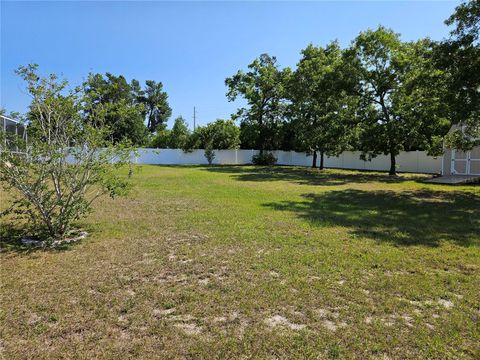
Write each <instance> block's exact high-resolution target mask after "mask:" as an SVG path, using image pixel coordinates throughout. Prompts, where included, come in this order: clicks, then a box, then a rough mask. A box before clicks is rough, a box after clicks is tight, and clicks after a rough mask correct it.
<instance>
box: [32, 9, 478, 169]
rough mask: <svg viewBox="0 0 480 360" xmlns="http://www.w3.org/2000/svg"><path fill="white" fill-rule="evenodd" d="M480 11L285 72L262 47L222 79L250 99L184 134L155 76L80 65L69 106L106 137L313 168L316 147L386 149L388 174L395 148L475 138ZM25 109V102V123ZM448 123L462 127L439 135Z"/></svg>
mask: <svg viewBox="0 0 480 360" xmlns="http://www.w3.org/2000/svg"><path fill="white" fill-rule="evenodd" d="M479 19H480V1H478V0H472V1H470V2H465V3H462V4H461V5H459V6H458V7H457V8H456V11H455V13H454V14H453V15H452V16H451V17H450V18H449V19H447V20H446V23H447V25H452V26H453V30H452V31H451V36H450V38H449V39H447V40H444V41H442V42H435V41H432V40H430V39H421V40H418V41H409V42H405V41H402V39H401V37H400V35H399V34H397V33H395V32H394V31H393V30H390V29H387V28H384V27H381V26H380V27H378V28H377V29H376V30H367V31H364V32H361V33H360V34H359V35H358V36H357V37H356V38H355V39H354V40H353V41H352V43H351V45H350V46H348V47H346V48H341V47H340V45H339V44H338V42H336V41H332V42H330V43H329V44H327V45H326V46H324V47H322V46H314V45H311V44H310V45H308V46H307V47H306V48H305V49H304V50H302V52H301V58H300V60H299V62H298V64H297V66H296V68H295V69H294V70H292V69H290V68H288V67H287V68H281V67H280V66H279V64H278V63H277V59H276V58H275V57H274V56H270V55H268V54H262V55H261V56H260V57H258V58H257V59H255V60H254V61H253V62H252V63H251V64H250V65H248V70H247V71H238V72H237V73H236V74H235V75H233V76H231V77H229V78H227V79H226V80H225V84H226V86H227V88H228V91H227V94H226V96H227V98H228V100H230V101H234V100H235V99H237V98H238V97H242V98H244V99H245V100H246V102H247V105H248V106H246V107H245V108H241V109H238V112H237V113H236V114H233V115H232V119H229V120H222V119H219V120H217V121H215V122H213V123H210V124H208V125H206V126H200V127H197V128H196V129H195V130H194V131H193V132H192V131H190V130H189V129H188V126H187V123H186V121H185V120H184V119H183V118H182V117H178V118H177V119H175V121H174V124H173V126H172V128H171V129H167V122H168V120H169V118H170V116H171V114H172V110H171V108H170V106H169V104H168V96H167V93H166V92H165V91H164V89H163V85H162V83H161V82H156V81H153V80H147V81H146V82H145V84H143V85H142V84H140V82H139V81H137V80H135V79H134V80H131V81H127V79H126V78H125V77H123V76H115V75H112V74H110V73H107V74H105V75H101V74H90V75H89V76H88V79H87V80H86V81H85V82H84V83H83V84H82V86H81V87H80V89H79V92H78V93H79V94H81V96H82V98H81V99H79V101H75V106H78V111H79V113H80V114H81V117H82V119H84V121H85V122H88V123H91V124H94V125H95V126H97V127H101V128H103V129H107V131H106V132H105V133H106V134H107V135H106V136H108V139H107V140H109V141H112V142H113V143H118V142H120V141H127V142H129V143H130V144H133V145H135V146H147V147H155V148H181V149H184V150H185V151H190V150H193V149H198V148H200V149H235V148H238V147H241V148H247V149H259V150H261V153H264V152H267V153H268V151H269V150H287V151H288V150H296V151H305V152H307V153H310V154H313V164H312V165H313V166H317V156H318V157H319V158H320V167H323V158H324V156H334V155H337V154H339V153H341V152H342V151H345V150H359V151H361V153H362V157H363V158H372V157H374V156H377V155H379V154H385V155H390V158H391V169H390V173H391V174H394V173H395V168H396V164H395V157H396V156H397V155H398V154H399V152H400V151H402V150H417V149H421V150H427V151H429V152H430V153H432V154H439V153H441V152H442V146H443V144H444V142H445V141H446V142H447V144H448V145H449V146H451V147H456V148H462V149H468V148H471V147H472V146H473V145H474V143H475V142H474V140H472V139H475V138H480V46H479V28H480V20H479ZM50 91H55V89H50ZM72 106H73V105H72ZM33 110H34V109H33ZM35 116H36V115H35V111H31V112H30V114H29V120H30V122H31V124H32V125H34V124H35V121H34V120H35ZM236 121H238V122H239V127H238V126H236V125H235V122H236ZM452 124H458V125H460V126H459V127H458V130H456V131H454V132H452V133H449V134H448V135H447V132H448V130H449V129H450V127H451V125H452ZM34 133H35V126H30V128H29V135H34ZM446 135H447V136H446Z"/></svg>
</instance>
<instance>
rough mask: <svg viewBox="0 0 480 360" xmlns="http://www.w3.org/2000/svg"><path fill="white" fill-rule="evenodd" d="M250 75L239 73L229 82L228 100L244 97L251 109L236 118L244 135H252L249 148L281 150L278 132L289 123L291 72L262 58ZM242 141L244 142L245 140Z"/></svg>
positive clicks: (264, 55) (242, 109)
mask: <svg viewBox="0 0 480 360" xmlns="http://www.w3.org/2000/svg"><path fill="white" fill-rule="evenodd" d="M248 69H249V70H248V71H247V72H243V71H238V72H237V73H236V74H235V75H234V76H232V77H230V78H227V79H226V80H225V84H226V85H227V87H228V92H227V98H228V100H229V101H234V100H235V99H236V98H237V97H238V96H242V97H243V98H244V99H245V100H246V101H247V104H248V108H240V109H239V110H238V112H237V114H236V117H237V118H240V119H241V127H240V128H241V131H242V132H244V131H246V132H247V133H248V139H249V141H248V144H249V145H250V146H251V147H252V148H255V149H260V151H263V150H273V149H278V148H279V146H278V142H279V137H278V131H279V128H280V127H281V123H282V122H283V121H284V120H285V109H286V104H285V84H286V79H288V77H289V76H290V69H288V68H286V69H283V70H280V69H279V67H278V64H277V59H276V58H275V57H272V56H270V55H268V54H262V55H260V57H259V58H258V59H255V60H254V61H253V62H252V63H251V64H250V65H248ZM241 137H242V142H243V140H246V139H245V136H241Z"/></svg>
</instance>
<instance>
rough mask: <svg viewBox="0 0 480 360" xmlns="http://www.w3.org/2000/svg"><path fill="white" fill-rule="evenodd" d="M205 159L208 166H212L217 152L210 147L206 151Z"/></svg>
mask: <svg viewBox="0 0 480 360" xmlns="http://www.w3.org/2000/svg"><path fill="white" fill-rule="evenodd" d="M204 155H205V158H206V159H207V161H208V165H212V163H213V159H215V151H213V149H212V148H211V147H210V146H209V147H207V148H206V149H205V154H204Z"/></svg>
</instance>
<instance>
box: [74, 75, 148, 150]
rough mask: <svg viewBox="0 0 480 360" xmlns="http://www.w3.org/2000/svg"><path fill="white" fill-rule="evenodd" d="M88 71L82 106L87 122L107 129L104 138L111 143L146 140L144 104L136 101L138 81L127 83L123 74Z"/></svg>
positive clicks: (139, 142)
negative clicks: (102, 73) (103, 74)
mask: <svg viewBox="0 0 480 360" xmlns="http://www.w3.org/2000/svg"><path fill="white" fill-rule="evenodd" d="M105 76H106V77H103V76H102V75H101V74H90V75H89V76H88V79H87V81H86V82H85V83H84V84H83V86H84V94H85V96H84V98H83V107H84V111H85V113H86V114H87V121H88V122H90V123H91V124H93V125H95V126H97V127H99V128H105V129H108V131H107V135H106V137H107V138H108V139H109V140H111V141H113V142H120V141H122V140H128V141H130V142H132V143H133V144H136V145H141V144H144V143H145V142H146V141H147V135H148V131H147V128H146V127H145V124H144V113H145V107H144V105H143V104H142V103H140V102H139V101H138V98H139V96H140V94H141V89H140V85H139V83H138V81H136V80H132V82H131V83H128V82H127V80H126V79H125V77H123V76H121V75H120V76H115V75H112V74H110V73H106V74H105Z"/></svg>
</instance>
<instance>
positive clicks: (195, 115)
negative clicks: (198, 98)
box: [193, 106, 197, 131]
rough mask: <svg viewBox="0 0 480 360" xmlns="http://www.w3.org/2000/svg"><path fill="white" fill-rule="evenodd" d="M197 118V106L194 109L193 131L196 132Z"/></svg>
mask: <svg viewBox="0 0 480 360" xmlns="http://www.w3.org/2000/svg"><path fill="white" fill-rule="evenodd" d="M196 117H197V112H196V111H195V106H194V107H193V131H195V120H196Z"/></svg>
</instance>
